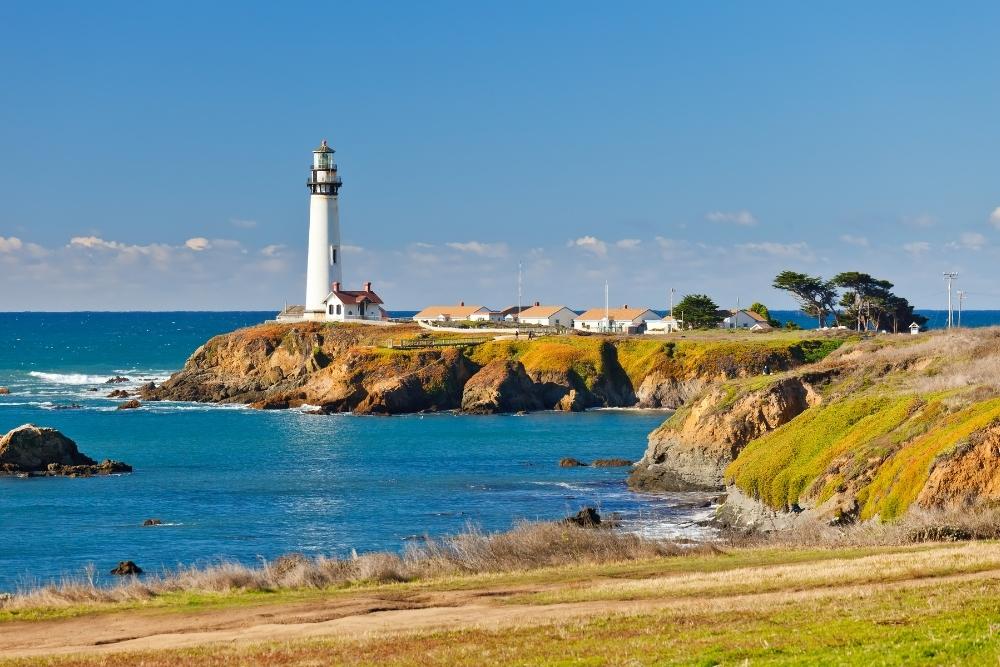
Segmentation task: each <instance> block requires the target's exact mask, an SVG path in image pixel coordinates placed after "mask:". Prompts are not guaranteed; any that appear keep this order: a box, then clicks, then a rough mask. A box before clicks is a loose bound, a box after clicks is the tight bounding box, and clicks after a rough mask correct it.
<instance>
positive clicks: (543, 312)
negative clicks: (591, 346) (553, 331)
mask: <svg viewBox="0 0 1000 667" xmlns="http://www.w3.org/2000/svg"><path fill="white" fill-rule="evenodd" d="M575 318H576V313H575V312H574V311H572V310H570V309H569V308H567V307H566V306H543V305H541V304H540V303H539V302H537V301H536V302H535V305H533V306H531V307H530V308H526V309H524V310H522V311H521V316H520V318H519V319H520V322H521V324H537V325H540V326H544V327H565V328H566V329H572V328H573V320H574V319H575Z"/></svg>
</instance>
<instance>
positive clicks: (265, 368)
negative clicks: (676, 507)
mask: <svg viewBox="0 0 1000 667" xmlns="http://www.w3.org/2000/svg"><path fill="white" fill-rule="evenodd" d="M721 334H723V332H714V334H713V335H706V336H705V337H702V338H696V337H695V338H692V339H687V338H676V339H675V338H671V339H663V338H650V339H636V338H626V337H611V336H582V335H573V334H568V335H563V336H550V337H542V338H536V339H533V340H524V339H521V340H511V339H505V340H492V339H489V338H485V339H480V341H477V342H478V344H475V345H468V344H467V343H468V337H466V338H464V339H462V341H460V342H463V343H464V344H462V345H458V346H450V345H448V342H449V341H450V340H455V338H454V337H453V338H449V337H448V336H447V335H440V334H427V333H425V332H422V330H420V329H418V328H416V327H406V326H403V327H393V328H382V327H368V326H364V325H350V324H320V323H295V324H266V325H260V326H257V327H251V328H248V329H241V330H238V331H234V332H232V333H229V334H224V335H221V336H216V337H215V338H212V339H211V340H209V341H208V342H207V343H205V344H204V345H202V346H201V347H200V348H198V349H197V350H196V351H195V352H194V353H193V354H192V355H191V357H190V358H189V359H188V361H187V363H186V364H185V365H184V368H183V369H182V370H181V371H179V372H178V373H176V374H174V375H173V376H172V377H171V378H170V379H169V380H167V381H166V382H164V383H163V384H162V385H161V386H159V387H155V388H146V389H145V390H144V391H143V395H142V398H143V399H144V400H182V401H202V402H219V403H248V404H251V405H254V406H255V407H260V408H287V407H296V406H301V405H306V404H308V405H313V406H317V407H318V408H319V409H320V410H322V411H324V412H346V411H353V412H357V413H369V414H399V413H408V412H419V411H435V410H458V409H461V410H465V411H468V412H473V413H491V412H516V411H520V410H541V409H556V410H583V409H587V408H592V407H632V406H636V407H649V408H676V407H678V406H679V405H681V404H683V403H684V402H685V401H686V400H687V399H688V398H689V397H690V396H691V395H693V394H695V393H697V392H698V391H700V390H701V389H702V388H703V387H704V386H706V385H708V384H711V383H715V382H719V381H724V380H726V379H727V378H737V377H753V376H757V375H759V374H760V373H761V372H762V371H763V369H764V368H765V367H766V368H770V369H774V370H775V371H781V370H784V369H792V368H795V367H798V366H800V365H802V364H803V363H807V362H808V361H810V360H811V359H814V358H818V357H819V356H822V355H824V354H826V353H827V352H829V351H830V350H832V349H834V348H835V347H836V346H837V345H839V344H840V340H838V339H830V338H823V337H817V338H809V337H806V338H805V339H803V338H801V337H796V336H794V335H787V334H779V335H776V336H771V337H766V336H763V337H762V336H757V337H745V338H744V339H742V340H734V339H732V338H731V337H730V338H727V337H725V336H724V335H721ZM401 339H406V341H407V346H406V348H405V349H399V345H398V343H399V341H400V340H401ZM390 341H393V342H395V344H396V347H392V348H391V347H389V344H390Z"/></svg>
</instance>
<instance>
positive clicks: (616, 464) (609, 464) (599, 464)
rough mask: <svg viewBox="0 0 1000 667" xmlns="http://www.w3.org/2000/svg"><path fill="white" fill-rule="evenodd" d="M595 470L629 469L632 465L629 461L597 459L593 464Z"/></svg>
mask: <svg viewBox="0 0 1000 667" xmlns="http://www.w3.org/2000/svg"><path fill="white" fill-rule="evenodd" d="M593 465H594V467H595V468H627V467H629V466H630V465H632V461H629V460H628V459H597V460H596V461H594V463H593Z"/></svg>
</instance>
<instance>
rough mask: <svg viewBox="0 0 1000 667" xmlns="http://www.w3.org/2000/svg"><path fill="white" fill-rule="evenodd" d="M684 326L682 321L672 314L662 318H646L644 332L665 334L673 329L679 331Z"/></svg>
mask: <svg viewBox="0 0 1000 667" xmlns="http://www.w3.org/2000/svg"><path fill="white" fill-rule="evenodd" d="M683 328H684V322H682V321H681V320H678V319H677V318H675V317H673V316H672V315H667V316H666V317H664V318H663V319H662V320H647V321H646V333H648V334H665V333H671V332H674V331H680V330H681V329H683Z"/></svg>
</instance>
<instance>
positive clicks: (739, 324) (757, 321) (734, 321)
mask: <svg viewBox="0 0 1000 667" xmlns="http://www.w3.org/2000/svg"><path fill="white" fill-rule="evenodd" d="M730 312H731V314H730V315H729V317H726V318H723V320H722V321H721V322H719V328H720V329H749V330H751V331H769V330H770V329H771V324H770V323H769V322H768V321H767V319H766V318H765V317H764V316H763V315H761V314H760V313H755V312H754V311H752V310H741V311H739V312H735V311H730Z"/></svg>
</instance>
